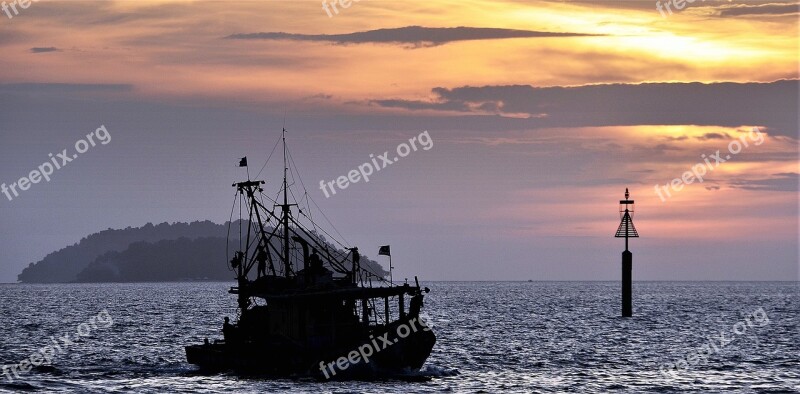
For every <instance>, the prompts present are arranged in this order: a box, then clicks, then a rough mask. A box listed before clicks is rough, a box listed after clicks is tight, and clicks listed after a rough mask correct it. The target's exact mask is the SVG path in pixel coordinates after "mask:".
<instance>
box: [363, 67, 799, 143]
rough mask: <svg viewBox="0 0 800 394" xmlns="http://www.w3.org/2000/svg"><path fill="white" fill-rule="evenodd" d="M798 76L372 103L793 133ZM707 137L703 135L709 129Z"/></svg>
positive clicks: (586, 121) (555, 122)
mask: <svg viewBox="0 0 800 394" xmlns="http://www.w3.org/2000/svg"><path fill="white" fill-rule="evenodd" d="M797 91H798V80H780V81H775V82H770V83H729V82H726V83H709V84H704V83H696V82H695V83H644V84H605V85H584V86H573V87H563V86H556V87H544V88H540V87H533V86H530V85H510V86H509V85H506V86H482V87H471V86H464V87H458V88H453V89H448V88H442V87H438V88H434V89H432V93H433V95H434V98H433V99H432V100H429V101H421V100H401V99H386V100H372V101H371V103H372V104H374V105H379V106H381V107H386V108H402V109H406V110H409V111H419V110H429V111H430V110H433V111H446V112H451V113H453V112H455V113H469V114H474V115H479V114H480V115H487V114H495V115H501V116H509V117H519V116H520V115H523V116H527V117H528V118H529V119H528V122H530V124H531V126H534V127H584V126H626V125H700V126H704V125H708V126H724V127H738V126H741V125H760V126H766V127H767V128H768V129H769V133H770V135H785V136H789V137H792V138H797V132H798V121H797V117H796V113H797V108H798V94H797ZM707 137H708V136H707Z"/></svg>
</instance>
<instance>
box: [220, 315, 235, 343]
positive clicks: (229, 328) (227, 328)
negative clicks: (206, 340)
mask: <svg viewBox="0 0 800 394" xmlns="http://www.w3.org/2000/svg"><path fill="white" fill-rule="evenodd" d="M235 331H236V328H235V327H234V326H233V324H231V321H230V319H228V317H227V316H225V323H223V324H222V336H223V337H224V338H225V341H226V342H233V337H234V335H235Z"/></svg>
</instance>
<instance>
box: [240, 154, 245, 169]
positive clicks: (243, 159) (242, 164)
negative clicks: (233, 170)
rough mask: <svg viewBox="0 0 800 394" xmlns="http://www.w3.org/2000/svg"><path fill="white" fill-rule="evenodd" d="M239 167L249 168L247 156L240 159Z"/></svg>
mask: <svg viewBox="0 0 800 394" xmlns="http://www.w3.org/2000/svg"><path fill="white" fill-rule="evenodd" d="M239 167H247V156H245V157H242V158H241V159H239Z"/></svg>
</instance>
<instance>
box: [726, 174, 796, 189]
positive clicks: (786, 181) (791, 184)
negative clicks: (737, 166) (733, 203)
mask: <svg viewBox="0 0 800 394" xmlns="http://www.w3.org/2000/svg"><path fill="white" fill-rule="evenodd" d="M798 175H800V174H798V173H796V172H782V173H778V174H773V176H774V178H766V179H738V180H734V181H732V182H731V187H732V188H736V189H744V190H759V191H780V192H797V191H798V189H799V188H798V182H800V176H798Z"/></svg>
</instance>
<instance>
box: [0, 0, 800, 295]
mask: <svg viewBox="0 0 800 394" xmlns="http://www.w3.org/2000/svg"><path fill="white" fill-rule="evenodd" d="M6 1H7V0H6ZM329 3H330V1H329ZM662 3H663V1H662ZM798 7H799V6H798V3H797V1H795V0H792V1H788V0H786V1H784V0H771V1H758V2H757V1H712V0H706V1H705V2H699V1H697V2H695V3H693V4H687V5H686V7H685V8H684V9H682V10H675V9H674V7H673V11H674V13H673V14H672V15H668V14H667V16H666V17H664V16H662V15H661V14H660V13H659V11H657V10H656V2H655V1H640V2H634V1H624V2H623V1H606V0H598V1H588V0H587V1H568V0H560V1H555V0H553V1H545V0H540V1H535V0H530V1H511V0H505V1H503V0H492V1H479V0H467V1H464V0H460V1H383V0H374V1H371V0H362V1H360V2H353V3H352V5H350V7H348V8H342V7H341V6H338V8H337V9H338V11H339V13H338V14H335V15H333V16H332V17H331V16H328V14H327V13H326V12H325V11H324V9H323V7H321V4H320V1H235V2H233V1H231V2H222V1H102V2H83V1H60V2H59V1H46V0H42V1H39V2H36V3H32V4H31V5H30V6H29V7H28V8H27V9H21V8H19V7H17V8H18V11H19V13H18V14H17V15H13V11H11V13H12V16H13V17H12V18H8V17H7V15H6V14H5V13H0V50H2V56H0V105H1V108H2V109H0V182H3V183H5V184H11V183H13V182H16V181H17V180H18V179H19V178H20V177H23V176H26V175H27V174H28V173H29V172H30V171H31V170H34V169H36V168H37V166H39V165H40V164H41V163H42V162H44V161H46V160H48V153H55V152H61V150H62V149H64V148H70V149H71V148H72V146H73V144H74V143H75V141H76V140H78V139H80V138H82V137H84V136H85V135H86V134H87V133H89V132H91V131H92V130H94V129H96V128H97V127H99V126H100V125H101V124H103V125H105V126H106V127H107V128H108V130H109V132H110V134H111V136H112V142H110V143H109V144H108V145H102V146H97V147H94V148H92V149H91V150H90V151H88V152H87V153H85V154H84V155H83V156H82V157H80V158H79V159H77V160H75V161H74V163H70V164H69V166H67V167H65V168H63V169H61V170H59V171H57V172H56V173H55V174H54V175H53V176H52V180H51V181H50V182H47V183H44V182H43V183H39V184H36V185H33V186H32V187H31V189H30V190H27V191H24V192H22V193H21V194H20V195H19V197H16V198H14V199H13V201H9V200H8V199H7V198H6V197H5V195H2V194H0V229H2V233H0V281H2V282H13V281H15V280H16V275H17V274H18V273H19V272H20V271H21V269H22V268H23V267H25V266H27V264H28V263H29V262H32V261H38V260H40V259H41V258H42V257H44V256H45V255H46V254H47V253H49V252H51V251H54V250H56V249H59V248H62V247H65V246H67V245H71V244H73V243H75V242H77V241H79V240H80V239H81V238H82V237H84V236H85V235H88V234H90V233H93V232H96V231H100V230H103V229H106V228H109V227H111V228H120V227H123V228H124V227H127V226H141V225H144V224H145V223H147V222H154V223H160V222H164V221H168V222H173V221H194V220H206V219H209V220H213V221H215V222H224V221H226V220H228V214H229V212H230V200H231V198H232V195H233V190H232V189H231V188H230V186H229V185H230V184H231V182H232V181H234V180H239V179H240V178H242V177H243V176H245V175H244V174H243V173H242V171H241V170H240V169H239V168H237V167H236V166H235V164H236V162H237V160H238V158H240V157H242V156H245V155H246V156H248V157H250V158H251V159H250V160H251V166H253V167H257V168H260V167H261V164H263V162H264V160H265V159H266V157H267V155H268V154H269V153H270V150H271V149H272V146H273V145H274V143H275V141H276V138H278V136H279V132H280V129H281V126H282V125H283V122H284V116H285V119H286V128H287V129H288V130H289V143H290V147H291V149H292V152H293V156H294V158H295V161H296V162H297V164H298V166H299V167H300V170H301V171H302V173H301V174H302V176H303V180H304V182H305V184H306V186H307V187H308V188H309V190H308V193H309V195H310V196H311V197H312V198H314V199H315V200H316V201H317V203H318V204H319V205H320V206H321V207H322V208H323V209H324V210H325V212H326V214H327V215H328V217H329V218H330V219H331V220H332V221H333V222H334V223H335V224H336V226H337V228H338V230H339V231H340V232H341V233H342V234H344V235H345V237H346V238H347V241H349V242H350V243H351V244H354V245H358V246H359V247H360V248H361V249H362V250H363V251H366V252H365V254H366V255H368V256H369V257H374V256H375V254H376V252H377V248H378V246H379V245H382V244H387V243H390V244H391V245H392V251H393V252H394V255H395V256H394V263H395V265H396V266H397V267H398V268H397V269H398V271H397V272H398V273H397V275H395V278H397V277H401V278H403V277H412V276H413V275H415V274H416V275H419V276H420V279H427V280H436V279H459V280H460V279H468V280H494V279H511V280H527V279H533V280H616V279H618V277H619V270H620V269H619V253H620V252H621V251H622V248H623V243H622V241H621V240H617V239H614V238H613V237H612V236H613V234H614V231H615V230H616V227H617V225H618V223H619V216H618V214H617V202H618V200H620V199H621V198H622V197H623V193H624V190H625V188H626V187H628V188H630V191H631V194H632V198H633V199H635V200H636V202H637V207H636V208H637V209H636V215H635V216H634V222H635V224H636V226H637V228H638V230H639V233H640V234H641V235H642V238H640V239H637V240H634V241H632V250H633V252H634V279H635V280H797V279H799V278H798V173H800V168H799V166H800V161H799V160H798V129H799V127H798V87H800V86H799V85H798V70H799V67H800V64H798V62H799V61H800V60H799V59H800V53H799V48H800V39H799V38H798V37H799V36H800V32H799V31H798V17H799V16H800V13H799V12H798ZM554 33H557V34H554ZM755 127H757V128H758V130H760V131H761V133H762V134H761V135H760V138H763V139H761V140H760V141H761V143H759V144H756V143H755V142H754V140H753V139H751V138H750V137H752V136H753V134H751V130H753V128H755ZM424 130H428V131H429V133H430V136H431V137H432V139H433V142H434V146H433V148H432V149H431V150H428V151H422V150H420V151H417V152H414V153H412V154H411V155H409V156H408V157H406V158H403V159H402V160H400V161H399V162H397V163H395V164H393V165H392V166H391V167H390V168H387V169H386V170H385V172H381V173H378V174H375V176H373V178H372V179H371V180H370V182H369V183H363V182H362V183H358V184H353V185H351V186H350V187H349V188H347V189H345V190H342V191H340V192H339V193H338V194H337V195H335V196H332V197H331V198H325V196H324V195H323V193H322V191H320V190H319V189H318V187H317V185H318V184H319V181H320V180H326V181H328V180H334V179H336V178H337V177H338V176H340V175H346V174H347V172H348V171H350V170H351V169H354V168H356V167H357V166H358V165H359V164H361V163H363V162H365V161H368V160H369V155H370V154H376V155H377V154H381V153H383V152H384V151H387V150H389V151H392V150H394V148H395V147H396V146H397V144H399V143H401V142H404V141H407V140H408V139H409V138H411V137H413V136H415V135H418V134H419V133H421V132H422V131H424ZM742 138H744V140H745V141H748V142H749V146H747V147H743V148H742V150H741V152H740V153H738V154H733V155H731V158H730V159H729V160H727V161H726V162H725V163H721V164H720V165H719V166H718V167H716V168H714V170H713V171H709V172H708V173H707V174H706V175H705V179H704V182H702V183H699V182H695V183H692V184H690V185H686V186H685V187H684V188H683V189H682V190H680V191H673V192H672V197H670V198H667V199H666V201H662V200H661V199H660V198H659V196H658V195H657V193H656V192H655V190H654V186H655V185H656V184H659V185H665V184H667V183H669V182H670V181H671V180H672V179H674V178H679V177H681V176H682V174H683V173H684V172H686V171H688V170H690V169H691V167H692V166H693V165H695V164H697V163H701V162H703V159H702V158H701V155H706V156H710V155H712V154H714V153H715V152H716V151H717V150H720V152H721V153H722V156H723V157H724V156H725V155H727V154H729V152H728V146H729V144H731V141H734V140H739V141H742ZM256 165H257V166H256ZM266 180H267V181H268V183H269V184H272V185H274V183H275V181H277V175H275V174H273V173H270V174H268V177H267V179H266ZM270 190H272V189H270ZM373 250H374V251H373ZM221 263H224V262H221Z"/></svg>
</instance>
